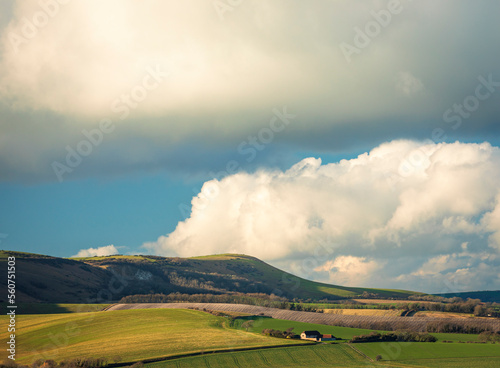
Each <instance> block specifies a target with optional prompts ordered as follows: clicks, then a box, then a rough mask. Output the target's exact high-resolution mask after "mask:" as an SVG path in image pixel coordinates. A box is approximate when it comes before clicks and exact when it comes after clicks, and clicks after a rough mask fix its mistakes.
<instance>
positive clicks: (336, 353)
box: [146, 344, 368, 368]
mask: <svg viewBox="0 0 500 368" xmlns="http://www.w3.org/2000/svg"><path fill="white" fill-rule="evenodd" d="M366 363H368V361H367V360H366V359H364V358H363V357H361V355H359V354H357V353H356V352H354V351H353V350H352V349H351V348H349V347H348V346H346V345H340V344H339V345H315V346H301V347H298V346H297V347H289V348H276V349H266V350H259V351H245V352H234V353H224V354H214V355H206V356H202V357H190V358H183V359H176V360H174V361H167V362H158V363H153V364H147V365H146V367H147V368H170V367H176V368H188V367H211V368H233V367H241V368H246V367H249V368H250V367H251V368H259V367H276V368H288V367H320V368H322V367H332V366H336V367H360V366H364V365H366Z"/></svg>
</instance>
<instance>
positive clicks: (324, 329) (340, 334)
mask: <svg viewBox="0 0 500 368" xmlns="http://www.w3.org/2000/svg"><path fill="white" fill-rule="evenodd" d="M248 319H253V320H254V321H255V322H254V326H253V327H251V328H249V329H248V332H255V333H260V332H261V331H262V330H263V329H265V328H272V329H275V330H281V331H284V330H286V329H287V328H290V327H293V328H294V329H293V332H294V333H296V334H300V333H301V332H302V331H305V330H317V331H319V332H321V333H323V334H332V335H334V336H335V337H337V338H341V339H343V340H350V339H351V338H352V337H353V336H356V335H366V334H369V333H370V332H372V331H373V330H367V329H362V328H351V327H337V326H327V325H320V324H315V323H305V322H295V321H288V320H284V319H274V318H262V317H255V318H251V317H249V318H248ZM239 324H240V325H241V322H239ZM379 332H387V331H379ZM431 335H433V336H436V337H437V339H438V341H443V340H446V341H454V342H457V343H458V342H459V341H464V342H467V341H478V337H479V335H473V334H457V333H431ZM499 346H500V345H499Z"/></svg>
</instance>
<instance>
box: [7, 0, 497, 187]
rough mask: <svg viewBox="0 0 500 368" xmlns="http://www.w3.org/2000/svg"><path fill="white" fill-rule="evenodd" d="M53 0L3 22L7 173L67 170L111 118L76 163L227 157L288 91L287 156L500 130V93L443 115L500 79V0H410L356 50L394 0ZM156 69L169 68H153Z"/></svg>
mask: <svg viewBox="0 0 500 368" xmlns="http://www.w3.org/2000/svg"><path fill="white" fill-rule="evenodd" d="M53 3H55V4H58V2H56V1H54V2H53ZM40 4H41V3H40V2H33V1H21V0H19V1H15V2H14V3H13V5H12V7H9V6H8V5H6V4H2V6H3V7H5V8H7V9H5V14H9V15H11V18H10V20H9V21H8V22H7V23H6V24H5V21H3V22H2V23H1V24H2V25H3V24H5V26H4V27H3V29H2V30H1V35H0V129H1V131H2V137H0V179H1V180H27V178H31V179H33V180H36V179H38V180H56V176H55V175H54V173H53V172H52V169H51V163H52V162H53V161H54V160H57V161H58V162H64V159H65V157H66V154H67V151H66V147H67V146H70V147H72V148H73V149H75V147H76V145H77V144H78V143H79V142H80V141H81V140H82V139H84V138H85V137H84V136H83V135H82V130H83V129H90V128H95V127H96V126H97V125H98V122H99V121H100V119H102V118H109V119H111V120H112V121H113V122H114V123H115V124H116V129H115V130H114V132H113V133H112V134H109V135H106V137H105V140H104V142H105V143H103V146H102V147H99V148H98V149H95V150H94V152H93V153H92V154H91V155H90V156H89V157H86V158H85V165H83V166H82V167H79V168H78V170H75V172H74V173H72V174H71V175H72V176H73V177H75V176H76V177H78V176H92V175H100V174H101V175H110V174H112V173H116V172H119V173H120V172H127V171H135V170H138V168H142V169H143V170H157V169H159V168H166V169H168V170H171V171H179V170H190V171H192V172H198V171H200V170H220V169H221V166H223V165H225V163H226V162H227V161H228V160H230V159H232V158H234V156H235V155H236V156H237V152H236V147H238V144H240V142H242V141H244V140H245V139H246V137H247V136H249V135H255V134H256V133H257V132H258V130H259V129H261V128H262V127H263V126H265V124H266V122H267V121H269V118H270V112H271V110H272V109H273V108H281V106H288V107H289V109H290V110H291V111H292V112H293V113H294V114H297V115H298V116H299V118H300V120H299V119H298V120H297V121H296V122H295V123H294V124H291V125H290V127H288V128H287V130H286V132H284V133H283V134H280V135H279V137H277V139H276V141H275V142H274V143H275V144H276V147H278V148H279V150H280V152H285V154H284V155H285V156H290V155H293V152H296V151H309V152H311V151H322V152H335V153H338V152H353V151H359V149H360V147H365V148H366V147H373V146H375V145H377V144H379V143H381V142H383V141H387V140H392V139H395V138H407V137H411V138H415V139H424V138H430V137H431V133H432V131H433V130H434V129H435V128H442V129H444V130H445V131H446V134H447V136H448V137H449V138H450V139H453V140H454V139H457V138H463V137H466V138H470V137H473V138H474V139H476V138H477V137H480V139H486V137H489V136H490V137H491V136H495V134H492V132H493V133H498V132H499V130H498V129H499V128H498V127H499V126H500V125H499V124H498V116H499V112H500V110H499V105H498V104H497V103H496V100H497V99H496V98H489V99H487V100H482V101H481V103H480V107H479V108H478V109H477V111H474V113H473V115H472V116H471V118H470V120H468V121H466V122H465V121H464V124H462V126H461V127H460V129H457V130H455V129H451V127H450V125H449V124H447V123H446V122H444V121H443V119H442V116H443V112H444V111H446V110H447V109H449V108H450V107H452V106H453V105H454V104H455V103H461V102H462V101H463V100H464V98H465V97H466V96H468V95H470V94H472V93H474V91H475V88H476V86H477V84H478V80H477V78H478V77H479V76H480V75H482V76H484V77H485V78H486V77H487V76H488V75H490V74H491V75H492V77H493V80H494V81H497V80H499V79H500V66H499V64H498V62H497V61H498V51H497V49H496V48H494V47H491V45H496V44H498V43H499V41H500V39H499V37H500V36H499V35H500V24H499V23H498V22H497V17H496V14H498V12H499V11H500V4H499V3H496V2H488V4H486V5H485V6H481V7H477V6H474V4H470V3H469V2H467V1H459V0H458V1H451V0H445V1H442V2H439V3H436V2H433V1H419V2H409V1H402V4H403V11H402V12H401V13H399V14H397V15H393V16H392V19H391V21H390V24H388V25H387V27H382V29H381V32H380V34H378V35H377V36H376V37H373V39H370V43H369V45H368V46H367V47H364V48H362V49H361V51H360V53H359V54H356V55H354V56H353V60H352V62H351V63H348V62H347V61H346V59H345V57H344V55H343V54H342V50H341V48H340V47H339V45H340V44H342V43H350V44H352V43H354V42H355V38H356V33H355V31H354V29H355V28H360V29H364V27H365V25H366V24H369V22H372V23H373V21H374V20H373V19H374V16H373V14H374V12H380V11H383V10H384V9H386V8H387V4H386V3H384V2H365V1H350V2H339V1H334V2H331V1H330V2H325V1H318V0H312V1H308V2H307V3H304V2H301V1H293V6H290V2H289V1H285V0H277V1H273V2H271V3H267V2H262V1H251V0H247V1H245V2H244V4H243V3H241V4H240V5H239V6H234V9H232V11H228V12H226V13H225V14H224V16H223V20H221V18H220V16H219V14H218V12H217V11H216V10H215V9H214V6H213V2H210V1H208V2H207V1H202V0H200V1H191V2H189V3H188V2H179V1H153V0H145V1H140V2H138V1H133V0H122V1H119V0H109V1H106V3H105V4H103V3H102V1H98V0H88V1H71V2H68V3H67V4H64V5H63V4H60V5H59V6H58V7H57V10H54V9H52V10H50V11H47V10H46V9H44V8H42V7H41V5H40ZM43 14H46V16H45V18H46V20H47V21H46V22H45V20H44V19H45V18H44V17H43ZM40 22H42V23H40ZM372 23H370V24H372ZM422 24H425V25H426V26H425V27H422V26H421V25H422ZM443 24H446V27H443ZM478 37H480V38H481V40H482V41H481V42H477V39H478ZM478 55H481V57H478ZM151 68H152V69H153V70H155V71H156V70H159V71H158V72H156V73H155V74H156V75H158V74H161V75H162V76H163V74H167V73H168V76H164V77H162V78H161V82H158V81H156V80H155V79H154V78H153V79H151V77H148V76H151V73H150V70H151ZM156 82H158V83H156ZM153 85H154V88H153V87H152V86H153ZM147 86H149V87H151V88H149V87H147ZM146 87H147V88H146ZM494 93H497V91H495V92H494ZM472 119H473V120H472ZM472 121H474V124H471V123H469V122H472ZM466 123H467V124H466ZM443 139H444V138H443ZM26 142H29V144H27V143H26ZM193 147H194V149H193ZM179 152H181V153H182V157H183V160H185V161H186V162H190V163H194V164H192V165H182V164H180V163H179V162H178V160H177V157H179V156H181V155H180V154H179ZM262 156H263V158H262V162H266V163H267V165H268V166H269V162H276V161H278V164H279V165H278V166H280V167H284V166H285V165H287V164H289V163H290V162H289V160H286V159H282V160H281V161H280V160H279V157H280V155H279V154H278V153H276V152H275V151H273V150H266V151H264V152H262ZM200 161H201V162H203V165H197V162H200ZM243 163H245V162H243ZM245 165H246V166H245V167H246V168H248V164H246V163H245ZM199 166H202V167H199Z"/></svg>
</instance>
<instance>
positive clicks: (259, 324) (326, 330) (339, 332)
mask: <svg viewBox="0 0 500 368" xmlns="http://www.w3.org/2000/svg"><path fill="white" fill-rule="evenodd" d="M252 319H253V320H254V321H255V322H254V325H253V327H252V328H249V329H248V332H255V333H261V332H262V330H263V329H265V328H272V329H274V330H281V331H284V330H286V329H288V328H290V327H293V328H294V329H293V332H294V333H296V334H300V333H301V332H302V331H306V330H317V331H319V332H320V333H322V334H332V335H334V336H335V337H337V338H341V339H344V340H348V339H351V338H352V337H353V336H356V335H363V334H367V333H370V332H371V331H372V330H365V329H361V328H350V327H336V326H327V325H319V324H315V323H305V322H295V321H288V320H285V319H274V318H252Z"/></svg>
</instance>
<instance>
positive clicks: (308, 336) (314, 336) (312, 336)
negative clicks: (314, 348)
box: [300, 331, 336, 341]
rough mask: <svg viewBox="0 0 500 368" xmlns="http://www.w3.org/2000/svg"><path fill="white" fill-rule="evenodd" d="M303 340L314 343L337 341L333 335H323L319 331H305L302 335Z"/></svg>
mask: <svg viewBox="0 0 500 368" xmlns="http://www.w3.org/2000/svg"><path fill="white" fill-rule="evenodd" d="M300 338H301V339H302V340H312V341H333V340H336V338H335V336H333V335H323V334H320V333H319V332H318V331H303V332H302V333H301V334H300Z"/></svg>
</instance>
